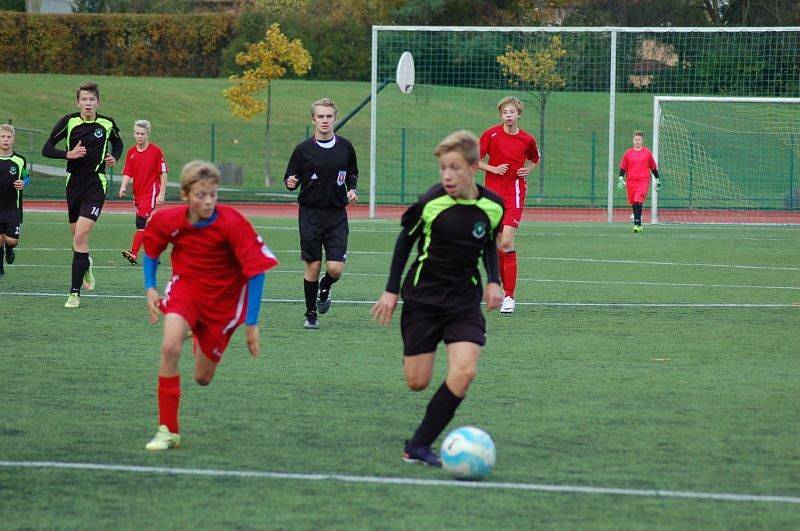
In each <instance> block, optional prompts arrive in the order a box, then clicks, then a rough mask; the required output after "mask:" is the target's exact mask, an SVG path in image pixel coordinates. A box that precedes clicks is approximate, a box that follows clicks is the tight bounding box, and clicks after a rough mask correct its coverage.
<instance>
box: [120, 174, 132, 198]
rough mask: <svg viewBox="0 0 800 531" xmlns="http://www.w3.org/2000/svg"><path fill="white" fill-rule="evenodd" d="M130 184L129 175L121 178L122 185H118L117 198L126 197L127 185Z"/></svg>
mask: <svg viewBox="0 0 800 531" xmlns="http://www.w3.org/2000/svg"><path fill="white" fill-rule="evenodd" d="M129 182H131V177H130V175H123V176H122V184H121V185H119V197H120V198H123V197H125V196H126V195H128V183H129Z"/></svg>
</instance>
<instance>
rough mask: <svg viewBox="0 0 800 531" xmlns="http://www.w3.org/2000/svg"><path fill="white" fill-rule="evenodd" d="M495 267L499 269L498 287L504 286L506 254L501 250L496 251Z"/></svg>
mask: <svg viewBox="0 0 800 531" xmlns="http://www.w3.org/2000/svg"><path fill="white" fill-rule="evenodd" d="M497 265H498V268H499V269H500V285H501V286H504V287H505V285H506V253H504V252H503V250H502V249H500V248H498V249H497Z"/></svg>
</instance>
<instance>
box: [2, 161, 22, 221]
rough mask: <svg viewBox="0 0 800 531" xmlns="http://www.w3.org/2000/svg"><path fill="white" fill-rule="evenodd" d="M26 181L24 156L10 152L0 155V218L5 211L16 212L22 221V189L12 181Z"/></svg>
mask: <svg viewBox="0 0 800 531" xmlns="http://www.w3.org/2000/svg"><path fill="white" fill-rule="evenodd" d="M17 180H20V181H25V183H26V184H27V182H28V163H27V161H26V160H25V157H23V156H22V155H19V154H17V153H14V152H12V153H11V155H8V156H3V155H0V218H2V216H3V214H5V213H12V212H13V213H18V215H19V216H20V217H19V222H20V223H21V222H22V190H17V189H16V188H15V187H14V181H17Z"/></svg>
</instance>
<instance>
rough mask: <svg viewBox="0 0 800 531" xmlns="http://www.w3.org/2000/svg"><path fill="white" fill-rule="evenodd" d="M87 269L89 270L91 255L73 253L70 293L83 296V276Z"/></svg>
mask: <svg viewBox="0 0 800 531" xmlns="http://www.w3.org/2000/svg"><path fill="white" fill-rule="evenodd" d="M87 269H89V253H79V252H78V251H72V286H71V287H70V289H69V292H70V293H77V294H78V295H80V294H81V286H82V285H83V275H84V273H86V270H87Z"/></svg>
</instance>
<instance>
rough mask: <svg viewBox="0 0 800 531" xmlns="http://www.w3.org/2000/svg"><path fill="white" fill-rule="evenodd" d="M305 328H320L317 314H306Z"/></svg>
mask: <svg viewBox="0 0 800 531" xmlns="http://www.w3.org/2000/svg"><path fill="white" fill-rule="evenodd" d="M303 328H305V329H306V330H316V329H318V328H319V323H318V322H317V314H316V312H309V313H307V314H306V322H305V323H303Z"/></svg>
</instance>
